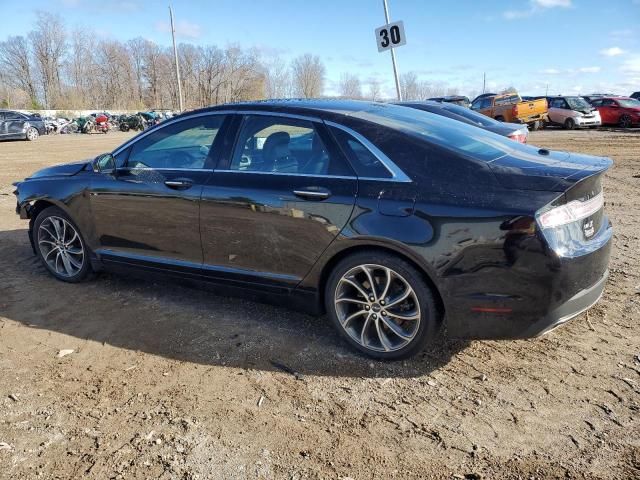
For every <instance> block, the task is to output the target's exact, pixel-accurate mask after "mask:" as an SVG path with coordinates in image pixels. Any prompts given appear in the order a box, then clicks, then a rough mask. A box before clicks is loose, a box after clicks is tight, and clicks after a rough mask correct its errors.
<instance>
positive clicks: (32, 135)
mask: <svg viewBox="0 0 640 480" xmlns="http://www.w3.org/2000/svg"><path fill="white" fill-rule="evenodd" d="M39 137H40V132H38V129H37V128H35V127H29V128H28V129H27V133H26V134H25V136H24V138H25V140H27V141H29V142H33V141H35V140H37V139H38V138H39Z"/></svg>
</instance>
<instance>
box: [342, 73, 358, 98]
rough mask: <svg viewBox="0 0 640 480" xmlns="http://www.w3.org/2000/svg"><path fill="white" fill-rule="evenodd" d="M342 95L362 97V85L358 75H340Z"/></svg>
mask: <svg viewBox="0 0 640 480" xmlns="http://www.w3.org/2000/svg"><path fill="white" fill-rule="evenodd" d="M340 96H342V97H346V98H355V99H358V98H362V85H361V84H360V79H359V78H358V76H357V75H353V74H351V73H343V74H342V76H341V77H340Z"/></svg>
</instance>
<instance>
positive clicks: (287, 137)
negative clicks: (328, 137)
mask: <svg viewBox="0 0 640 480" xmlns="http://www.w3.org/2000/svg"><path fill="white" fill-rule="evenodd" d="M230 169H231V170H237V171H242V172H261V173H283V174H298V175H323V176H324V175H327V176H334V175H352V172H351V170H350V169H349V167H348V166H347V165H346V164H345V162H344V160H343V159H342V158H340V157H339V156H338V155H336V154H335V153H333V152H331V151H330V149H329V148H328V146H327V145H326V142H325V140H324V139H323V138H322V134H321V132H320V131H319V130H318V127H317V126H316V125H314V123H313V122H311V121H308V120H301V119H297V118H288V117H283V116H266V115H247V116H245V118H244V120H243V123H242V127H241V129H240V134H239V135H238V141H237V143H236V147H235V150H234V154H233V158H232V160H231V166H230Z"/></svg>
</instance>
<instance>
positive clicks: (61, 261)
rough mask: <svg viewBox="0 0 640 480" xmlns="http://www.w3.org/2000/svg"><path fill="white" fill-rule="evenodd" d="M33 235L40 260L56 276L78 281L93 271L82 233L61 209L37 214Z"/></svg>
mask: <svg viewBox="0 0 640 480" xmlns="http://www.w3.org/2000/svg"><path fill="white" fill-rule="evenodd" d="M33 237H34V243H35V244H36V245H37V250H38V254H39V257H40V259H41V260H42V262H43V264H44V266H45V267H46V268H47V269H48V270H49V271H50V272H51V273H52V274H53V275H54V276H55V277H56V278H58V279H60V280H64V281H67V282H79V281H81V280H83V279H84V278H85V277H86V276H87V275H88V273H89V272H90V270H91V266H90V261H89V258H88V256H87V251H86V247H85V244H84V241H83V239H82V236H81V234H80V232H79V230H78V228H77V227H76V226H75V225H74V224H73V222H71V220H70V219H69V218H68V217H67V215H66V214H65V213H64V212H63V211H62V210H60V209H59V208H57V207H50V208H47V209H46V210H43V211H42V212H41V213H40V215H38V218H36V221H35V224H34V231H33Z"/></svg>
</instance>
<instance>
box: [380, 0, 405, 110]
mask: <svg viewBox="0 0 640 480" xmlns="http://www.w3.org/2000/svg"><path fill="white" fill-rule="evenodd" d="M382 5H383V6H384V17H385V20H386V22H387V24H389V23H390V22H389V7H388V6H387V0H382ZM391 63H393V77H394V78H395V80H396V92H397V93H398V101H399V102H401V101H402V92H401V91H400V78H399V77H398V66H397V65H396V52H395V49H393V48H392V49H391Z"/></svg>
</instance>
